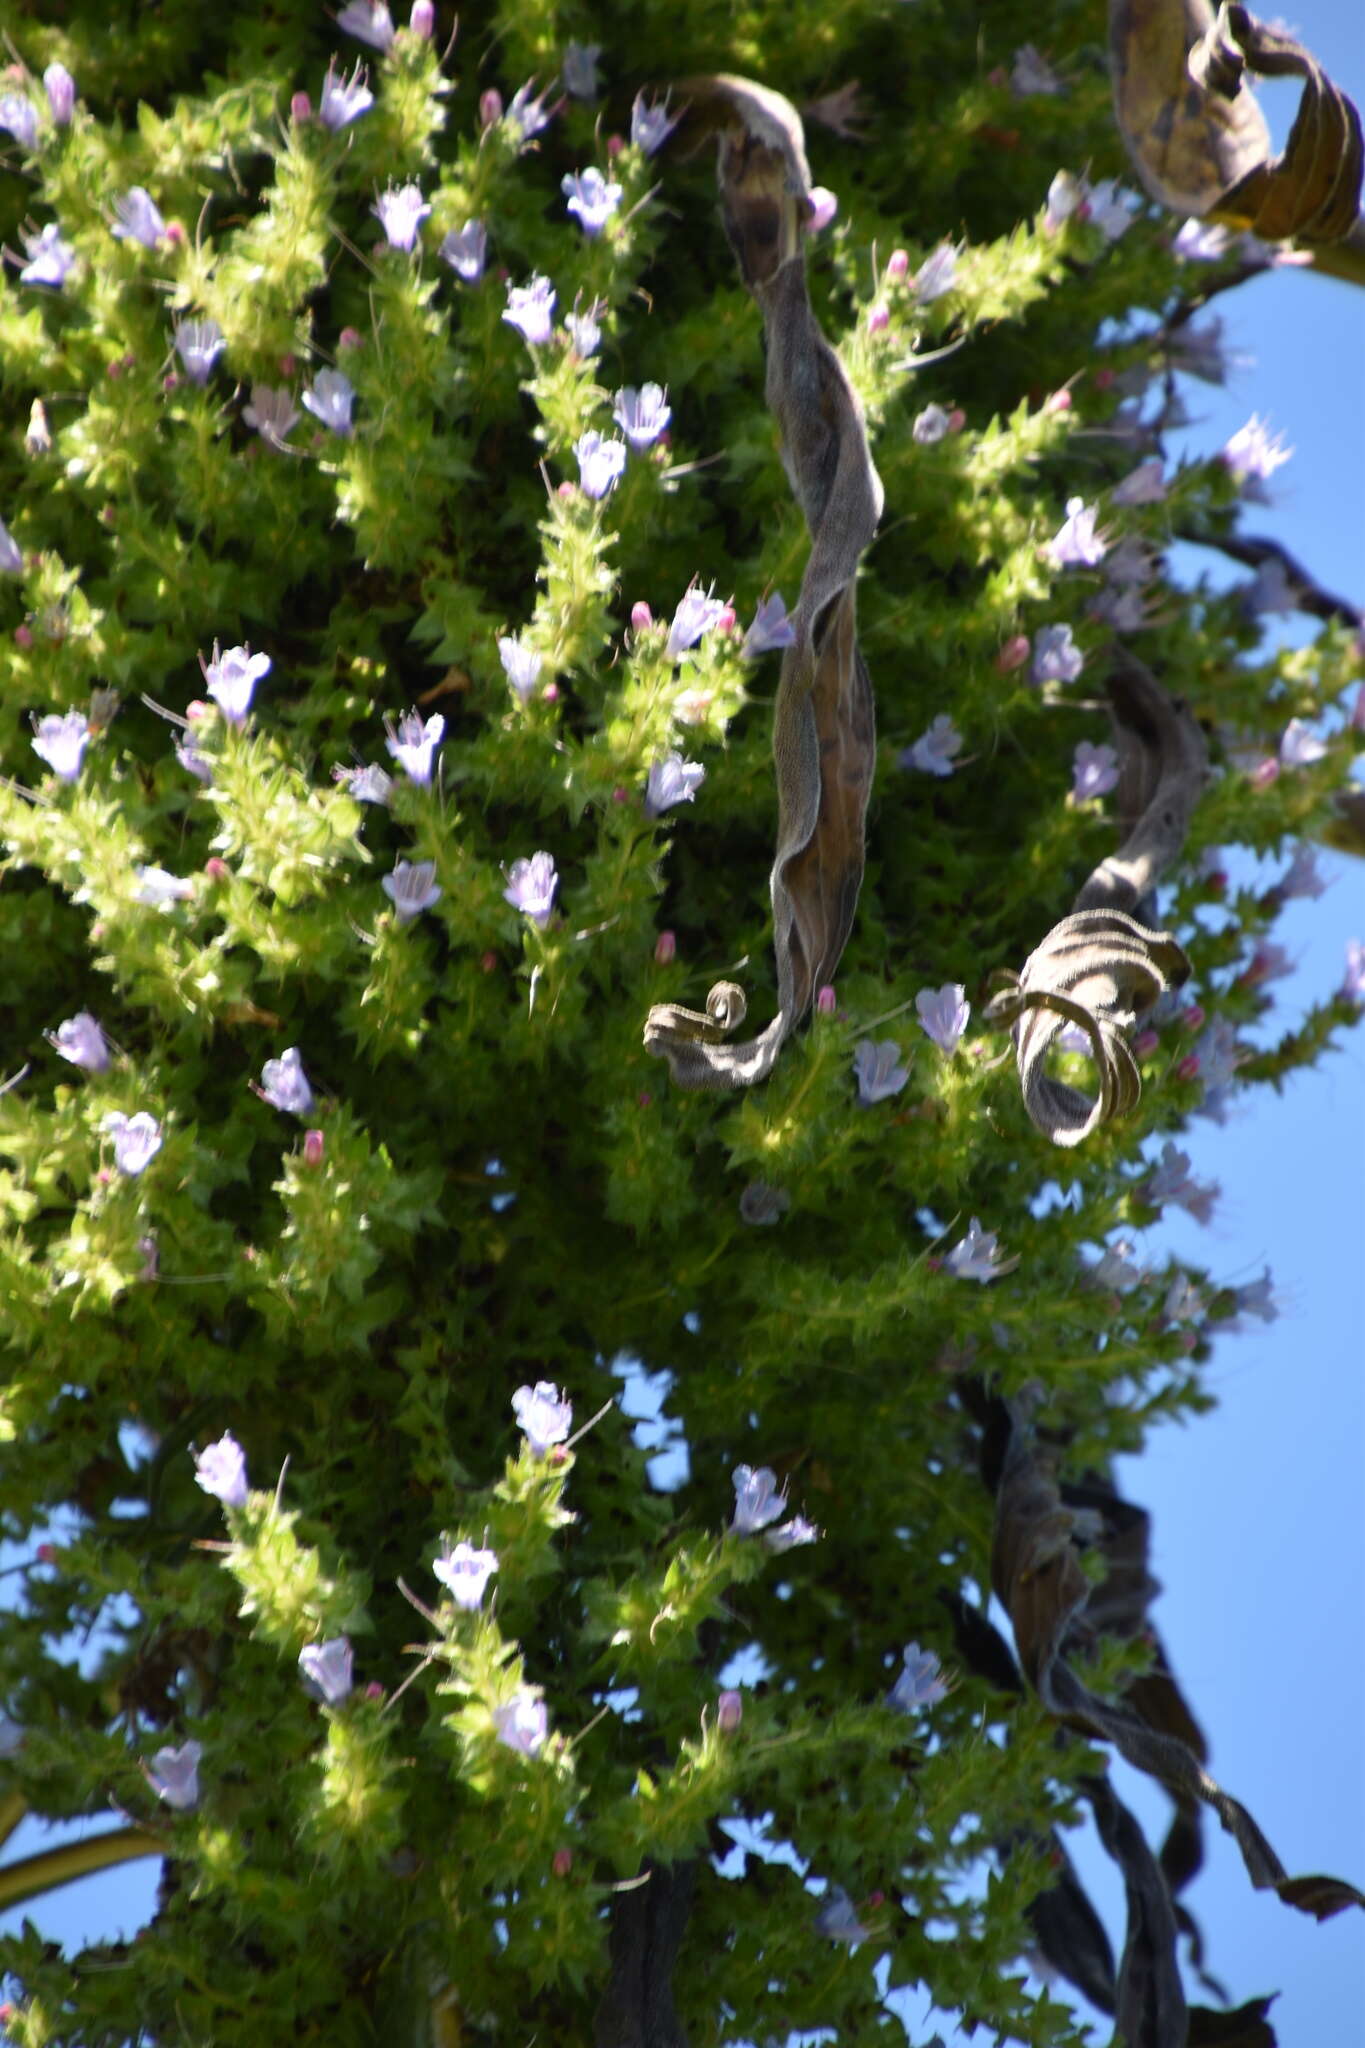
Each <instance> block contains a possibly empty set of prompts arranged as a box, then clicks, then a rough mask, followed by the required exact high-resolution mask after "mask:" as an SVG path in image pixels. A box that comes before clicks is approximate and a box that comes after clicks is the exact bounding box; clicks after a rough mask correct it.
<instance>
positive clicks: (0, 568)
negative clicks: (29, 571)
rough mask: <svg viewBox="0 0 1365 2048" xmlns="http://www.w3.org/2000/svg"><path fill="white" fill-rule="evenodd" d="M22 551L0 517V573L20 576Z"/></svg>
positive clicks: (22, 563)
mask: <svg viewBox="0 0 1365 2048" xmlns="http://www.w3.org/2000/svg"><path fill="white" fill-rule="evenodd" d="M23 573H24V552H23V549H22V548H21V547H20V546H19V543H18V542H17V541H16V540H15V538H14V535H13V534H12V533H11V532H10V530H9V528H8V527H7V526H6V524H5V522H4V520H3V519H0V574H4V575H6V576H22V575H23Z"/></svg>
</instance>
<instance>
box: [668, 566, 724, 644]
mask: <svg viewBox="0 0 1365 2048" xmlns="http://www.w3.org/2000/svg"><path fill="white" fill-rule="evenodd" d="M711 589H712V586H711V585H709V584H708V586H707V587H706V589H705V590H702V589H700V588H699V586H698V585H697V584H695V583H692V584H689V585H688V588H687V589H686V590H685V591H684V592H683V595H682V597H681V599H680V600H679V603H678V609H677V610H676V611H675V612H674V614H673V623H672V625H671V626H670V627H669V629H668V643H667V649H666V651H667V653H668V654H669V655H670V656H671V657H672V658H673V660H675V661H676V660H677V658H678V656H679V655H680V654H683V653H685V652H686V650H687V649H688V648H689V647H695V646H696V644H697V642H698V641H699V640H700V639H701V637H702V635H703V633H709V632H710V630H711V628H712V627H713V626H714V625H715V623H716V621H717V619H718V618H719V617H720V615H721V613H722V612H723V611H724V610H725V600H724V599H723V598H719V597H712V595H711Z"/></svg>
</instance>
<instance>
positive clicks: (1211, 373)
mask: <svg viewBox="0 0 1365 2048" xmlns="http://www.w3.org/2000/svg"><path fill="white" fill-rule="evenodd" d="M1166 359H1167V361H1168V362H1169V364H1170V366H1171V368H1172V369H1173V370H1183V371H1184V373H1185V375H1186V376H1187V377H1198V378H1199V379H1200V380H1201V381H1202V382H1203V383H1205V384H1222V383H1225V382H1226V380H1227V374H1228V371H1229V369H1231V368H1234V367H1236V368H1241V367H1243V366H1244V365H1245V364H1247V363H1249V362H1250V360H1251V358H1250V357H1249V356H1240V355H1239V356H1229V355H1228V353H1227V351H1226V349H1225V348H1224V346H1223V323H1222V321H1221V320H1217V319H1213V320H1205V321H1204V322H1203V324H1202V325H1199V324H1196V323H1195V322H1194V321H1192V320H1191V321H1186V322H1185V323H1184V325H1183V326H1180V327H1177V328H1176V329H1175V331H1174V332H1173V333H1172V334H1170V335H1168V336H1167V339H1166ZM1162 424H1163V426H1176V425H1178V424H1179V425H1185V424H1188V422H1178V421H1176V420H1173V419H1171V418H1169V417H1167V418H1164V419H1163V421H1162Z"/></svg>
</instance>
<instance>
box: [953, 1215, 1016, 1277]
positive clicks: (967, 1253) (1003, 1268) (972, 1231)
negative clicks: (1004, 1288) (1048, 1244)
mask: <svg viewBox="0 0 1365 2048" xmlns="http://www.w3.org/2000/svg"><path fill="white" fill-rule="evenodd" d="M943 1263H944V1265H945V1266H946V1267H947V1269H948V1271H949V1272H950V1273H955V1274H956V1275H957V1277H958V1279H959V1280H981V1281H986V1280H997V1279H999V1277H1000V1275H1001V1274H1002V1273H1007V1272H1008V1271H1009V1270H1010V1268H1011V1267H1012V1266H1016V1265H1017V1264H1018V1263H1019V1262H1018V1260H1017V1259H1010V1260H1008V1261H1002V1260H1001V1257H1000V1240H999V1238H998V1237H997V1235H996V1233H995V1231H993V1230H983V1229H982V1228H981V1224H980V1221H979V1220H978V1218H977V1217H975V1216H973V1218H972V1220H971V1223H970V1225H969V1226H968V1230H967V1235H966V1236H965V1237H964V1238H963V1240H962V1242H961V1243H960V1244H955V1245H954V1246H953V1249H952V1250H951V1251H950V1252H949V1253H948V1255H947V1257H946V1258H945V1259H944V1261H943Z"/></svg>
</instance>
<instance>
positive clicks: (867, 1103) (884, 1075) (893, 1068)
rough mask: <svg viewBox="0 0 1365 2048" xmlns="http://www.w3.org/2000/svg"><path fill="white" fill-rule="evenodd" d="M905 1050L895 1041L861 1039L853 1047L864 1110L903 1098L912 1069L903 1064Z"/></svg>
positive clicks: (854, 1067) (859, 1094)
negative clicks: (897, 1096)
mask: <svg viewBox="0 0 1365 2048" xmlns="http://www.w3.org/2000/svg"><path fill="white" fill-rule="evenodd" d="M900 1058H901V1049H900V1047H899V1046H898V1045H897V1044H896V1041H895V1039H894V1038H883V1039H879V1040H877V1041H876V1042H875V1043H874V1042H873V1040H872V1039H870V1038H862V1039H859V1041H858V1043H857V1045H855V1046H854V1048H853V1073H854V1077H855V1079H856V1080H857V1083H858V1100H859V1102H860V1103H861V1104H862V1106H863V1108H864V1109H871V1108H872V1107H873V1105H874V1104H875V1103H878V1102H887V1101H889V1100H890V1098H891V1097H892V1096H893V1095H899V1094H900V1092H901V1089H902V1088H903V1087H904V1086H905V1084H906V1082H907V1081H908V1080H909V1079H910V1070H909V1068H908V1067H903V1066H902V1065H901V1063H900Z"/></svg>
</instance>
